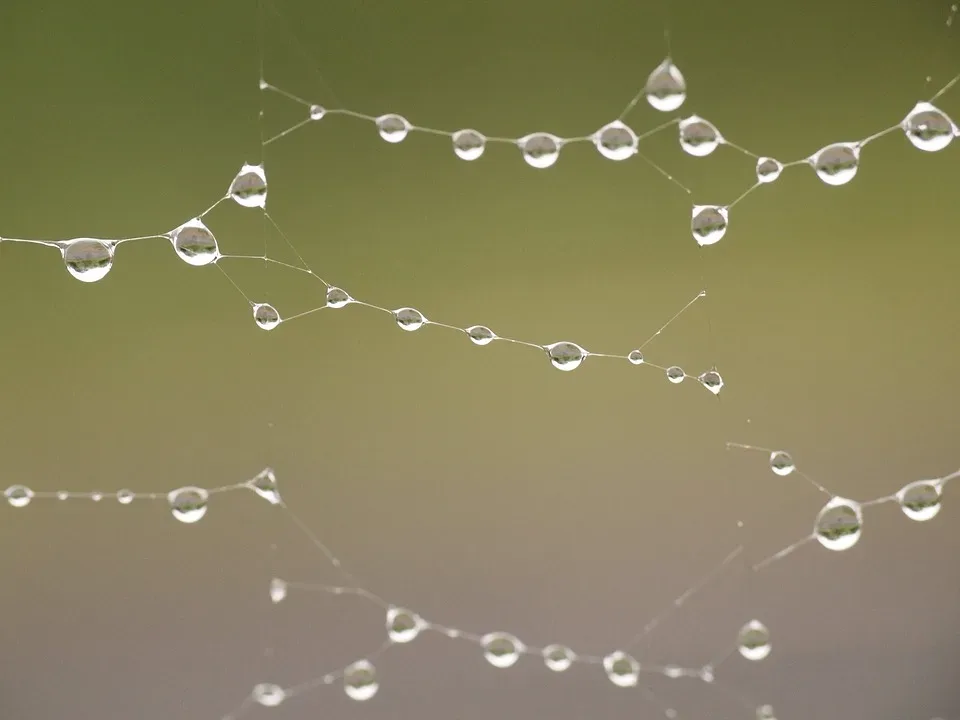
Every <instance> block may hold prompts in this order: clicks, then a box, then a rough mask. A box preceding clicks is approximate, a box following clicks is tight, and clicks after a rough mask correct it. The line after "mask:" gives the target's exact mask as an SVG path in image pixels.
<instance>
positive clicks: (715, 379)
mask: <svg viewBox="0 0 960 720" xmlns="http://www.w3.org/2000/svg"><path fill="white" fill-rule="evenodd" d="M697 380H698V381H699V383H700V384H701V385H703V386H704V387H705V388H706V389H707V390H709V391H710V392H712V393H713V394H714V395H719V394H720V391H721V390H723V378H722V377H720V373H718V372H717V371H716V370H707V371H706V372H705V373H703V374H701V375H700V377H698V378H697Z"/></svg>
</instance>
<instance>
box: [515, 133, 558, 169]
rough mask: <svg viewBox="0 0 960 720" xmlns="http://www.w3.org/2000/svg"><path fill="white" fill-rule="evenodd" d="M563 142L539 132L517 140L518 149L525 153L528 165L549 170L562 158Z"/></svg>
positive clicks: (524, 157) (554, 136)
mask: <svg viewBox="0 0 960 720" xmlns="http://www.w3.org/2000/svg"><path fill="white" fill-rule="evenodd" d="M562 144H563V141H562V140H561V139H560V138H558V137H557V136H556V135H551V134H550V133H544V132H538V133H531V134H530V135H525V136H524V137H522V138H520V139H519V140H517V147H519V148H520V152H522V153H523V159H524V160H525V161H526V162H527V165H529V166H531V167H535V168H540V169H543V168H548V167H550V166H551V165H553V164H554V163H555V162H556V161H557V158H559V157H560V146H561V145H562Z"/></svg>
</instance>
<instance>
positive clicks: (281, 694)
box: [251, 683, 287, 707]
mask: <svg viewBox="0 0 960 720" xmlns="http://www.w3.org/2000/svg"><path fill="white" fill-rule="evenodd" d="M251 696H252V697H253V700H254V702H256V703H259V704H260V705H263V706H264V707H276V706H277V705H279V704H280V703H282V702H283V700H284V698H286V697H287V693H286V692H285V691H284V689H283V688H282V687H280V686H279V685H274V684H273V683H260V684H259V685H254V686H253V692H252V693H251Z"/></svg>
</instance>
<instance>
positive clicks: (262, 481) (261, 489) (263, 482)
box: [246, 468, 281, 505]
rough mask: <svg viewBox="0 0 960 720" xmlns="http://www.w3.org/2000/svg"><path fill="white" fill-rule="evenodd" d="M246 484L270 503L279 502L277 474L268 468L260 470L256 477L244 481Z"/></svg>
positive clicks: (276, 503)
mask: <svg viewBox="0 0 960 720" xmlns="http://www.w3.org/2000/svg"><path fill="white" fill-rule="evenodd" d="M246 486H247V487H248V488H250V489H251V490H253V491H254V492H255V493H256V494H257V495H259V496H260V497H262V498H263V499H264V500H266V501H267V502H269V503H270V504H271V505H279V504H280V502H281V499H280V489H279V488H278V487H277V476H276V475H274V473H273V470H271V469H270V468H264V469H263V470H261V471H260V472H259V473H257V475H256V477H254V478H251V479H250V480H248V481H247V482H246Z"/></svg>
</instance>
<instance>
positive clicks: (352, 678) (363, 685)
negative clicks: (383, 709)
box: [343, 660, 380, 702]
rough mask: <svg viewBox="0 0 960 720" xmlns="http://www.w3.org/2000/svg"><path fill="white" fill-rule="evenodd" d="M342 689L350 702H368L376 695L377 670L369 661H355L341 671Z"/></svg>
mask: <svg viewBox="0 0 960 720" xmlns="http://www.w3.org/2000/svg"><path fill="white" fill-rule="evenodd" d="M343 689H344V692H346V693H347V697H349V698H350V699H351V700H357V701H360V702H362V701H364V700H369V699H370V698H372V697H373V696H374V695H376V694H377V690H379V689H380V682H379V681H378V680H377V669H376V668H375V667H374V666H373V663H372V662H370V661H369V660H357V661H356V662H355V663H351V664H350V665H348V666H347V667H346V669H345V670H344V671H343Z"/></svg>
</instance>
